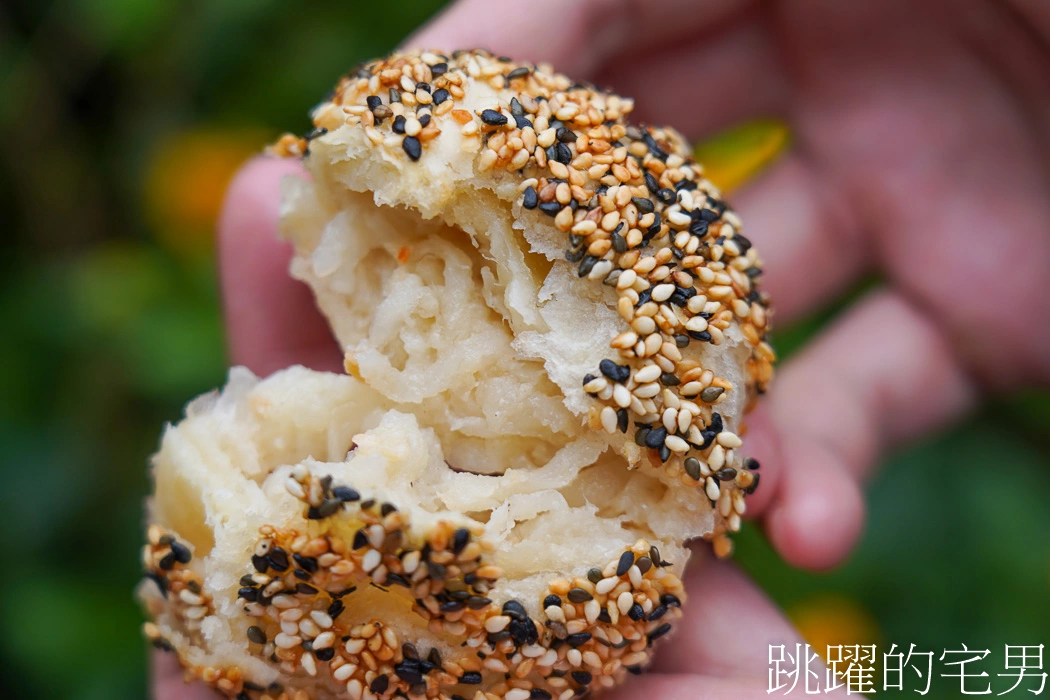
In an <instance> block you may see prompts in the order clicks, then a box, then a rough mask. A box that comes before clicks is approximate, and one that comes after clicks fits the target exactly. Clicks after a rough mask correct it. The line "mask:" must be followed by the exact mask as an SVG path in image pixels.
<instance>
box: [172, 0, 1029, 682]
mask: <svg viewBox="0 0 1050 700" xmlns="http://www.w3.org/2000/svg"><path fill="white" fill-rule="evenodd" d="M408 45H410V46H421V47H427V48H436V49H445V50H451V49H454V48H468V47H474V46H479V45H480V46H484V47H487V48H490V49H492V50H493V51H496V52H498V53H501V54H506V55H509V56H512V57H514V58H517V59H524V60H533V61H548V62H551V63H552V64H553V65H554V67H555V68H556V69H558V70H560V71H562V72H565V73H567V74H569V75H571V76H573V77H577V78H587V79H590V80H591V81H593V82H595V83H596V84H597V85H599V86H602V87H605V86H608V87H611V88H613V89H615V90H617V91H618V92H620V93H621V94H626V95H629V96H632V97H635V98H636V99H637V103H638V107H637V110H636V114H635V119H636V120H639V121H645V120H649V121H651V122H653V123H667V124H670V125H672V126H675V127H677V128H678V129H679V130H681V131H683V132H684V133H685V134H686V135H687V136H689V137H691V138H698V137H703V136H704V135H705V134H709V133H711V132H712V131H713V130H715V129H718V128H720V127H724V126H727V125H730V124H732V123H734V122H737V121H740V120H742V119H747V118H749V117H755V116H779V117H781V118H783V119H785V120H786V121H787V122H788V123H789V124H790V125H791V127H792V129H793V134H794V144H793V148H792V150H791V152H790V153H789V154H788V155H787V156H786V157H784V158H782V159H781V160H780V161H779V162H778V163H777V164H776V165H775V166H774V167H773V168H772V170H771V171H770V172H768V173H766V174H765V175H764V176H763V177H762V178H761V179H759V180H758V181H757V182H755V183H754V184H752V185H750V186H748V187H747V188H746V189H745V190H743V191H741V192H739V193H737V194H736V195H735V196H734V197H732V198H731V199H732V203H733V205H734V206H735V207H736V208H737V209H738V210H739V212H740V214H741V216H742V218H743V220H744V226H745V229H744V230H745V233H746V234H747V235H748V237H749V238H751V239H752V240H753V241H754V242H755V244H756V247H757V248H758V250H759V252H760V253H761V254H762V257H763V258H764V259H765V266H764V269H765V271H766V274H765V275H764V276H763V284H764V285H765V287H766V289H768V290H769V291H770V293H771V294H772V296H773V299H774V303H775V308H776V321H777V323H780V324H783V323H785V322H789V321H791V320H792V319H795V318H798V317H799V316H801V315H803V314H805V313H807V312H809V311H812V310H813V309H815V308H819V306H820V305H821V304H823V303H826V302H827V300H829V299H831V298H834V297H835V295H837V294H838V293H840V292H842V291H843V290H845V289H847V288H848V287H849V286H850V285H851V284H853V283H855V282H856V280H857V279H858V278H859V277H861V276H862V275H863V274H864V273H866V272H869V271H875V272H878V273H879V274H880V276H881V278H882V279H883V280H884V283H883V284H882V285H880V287H879V288H878V289H876V290H874V291H872V292H871V293H869V294H867V295H866V296H865V297H864V298H862V299H861V300H860V301H858V302H857V303H855V304H853V305H852V306H851V307H850V308H849V309H847V310H846V311H845V312H844V313H843V314H842V316H841V317H840V318H839V319H837V320H836V321H835V322H834V323H833V324H832V325H831V326H830V327H829V328H827V329H826V330H825V331H823V332H822V334H821V335H820V336H819V337H817V338H816V339H815V340H814V341H813V342H812V343H811V344H810V345H809V346H808V347H807V348H806V349H805V350H803V351H802V352H800V353H799V354H798V355H796V356H795V357H793V358H792V359H791V361H790V362H787V363H785V364H784V365H783V366H782V367H781V368H780V370H779V374H778V376H777V378H776V379H775V381H774V384H773V387H772V390H771V392H770V394H769V395H768V396H767V397H766V398H765V401H764V403H763V404H762V405H761V406H760V408H759V409H757V410H756V411H755V412H754V413H753V414H752V419H751V421H750V423H751V430H750V432H749V434H748V436H747V446H748V450H749V452H750V453H751V454H753V455H755V456H756V457H757V458H759V459H760V461H761V462H762V485H761V488H760V489H759V490H758V491H757V492H756V493H755V494H754V496H752V497H751V498H749V500H748V509H749V516H751V517H758V518H760V519H761V522H762V525H763V527H764V529H765V531H766V533H767V535H768V536H769V538H770V541H771V542H772V543H773V545H774V547H775V548H776V549H777V551H778V552H779V553H780V554H781V555H782V556H783V557H784V558H785V559H786V560H787V561H788V562H790V563H792V564H795V565H798V566H803V567H807V568H813V569H821V568H826V567H829V566H832V565H834V564H836V563H838V562H839V561H841V559H842V558H843V557H844V556H845V555H846V554H847V553H848V551H849V550H850V548H851V547H852V546H853V544H854V543H855V541H856V539H857V537H858V535H859V532H860V530H861V525H862V522H863V519H864V504H863V498H862V495H861V484H862V482H863V480H864V479H865V477H866V476H867V475H868V474H869V472H870V469H871V467H872V465H873V464H875V463H876V462H877V461H878V458H879V457H880V455H882V454H884V453H885V452H886V451H887V450H889V449H892V448H894V447H897V446H900V445H902V444H905V443H907V442H908V441H910V440H913V439H915V438H917V437H920V436H923V435H926V434H929V433H931V432H932V431H935V430H937V429H938V428H941V427H943V426H944V425H946V424H948V423H951V422H952V421H955V420H957V419H958V418H960V417H962V416H964V415H966V414H968V413H969V412H971V411H973V410H974V408H975V407H976V406H977V404H978V401H979V399H980V397H981V395H982V394H986V393H993V392H1004V391H1009V390H1012V389H1016V388H1018V387H1021V386H1025V385H1043V386H1045V385H1046V384H1048V383H1050V294H1047V291H1046V288H1045V287H1046V283H1047V281H1050V197H1048V196H1047V193H1048V192H1050V5H1048V4H1046V3H1043V2H1041V0H926V1H925V2H915V1H913V0H880V1H879V2H874V1H863V0H857V1H856V2H848V3H847V2H841V1H840V0H796V1H793V2H776V1H767V2H759V1H757V0H706V1H702V2H698V1H697V0H579V1H577V2H564V1H563V0H532V1H531V2H530V3H506V4H503V3H498V2H496V1H495V0H462V1H461V2H459V3H457V4H455V5H453V6H452V7H451V8H449V10H447V11H446V12H445V13H444V14H442V15H440V16H439V17H437V18H436V19H435V20H434V21H432V22H431V23H430V24H429V25H428V26H426V27H424V28H423V29H422V31H420V32H419V33H418V34H417V35H416V36H414V37H412V38H411V39H410V40H409V41H408ZM300 172H301V171H300V169H299V167H298V166H297V165H296V164H294V163H290V162H279V161H273V160H263V159H258V160H255V161H253V162H251V163H249V164H248V165H247V166H245V168H244V169H243V170H242V171H241V173H240V174H239V175H238V177H237V178H236V180H235V181H234V183H233V185H232V186H231V188H230V192H229V194H228V196H227V200H226V205H225V208H224V212H223V215H222V219H221V221H220V227H219V229H220V246H221V262H222V264H221V272H222V281H223V289H224V292H225V307H226V314H227V325H228V328H229V342H230V348H231V356H232V360H233V361H234V362H236V363H239V364H245V365H247V366H248V367H250V368H251V369H253V370H254V371H255V372H257V373H260V374H267V373H269V372H272V371H274V370H276V369H279V368H282V367H285V366H288V365H290V364H294V363H301V364H306V365H309V366H312V367H315V368H319V369H331V370H335V371H338V370H339V368H340V356H339V355H340V353H339V350H338V347H337V346H336V344H335V342H334V340H333V339H332V337H331V335H330V333H329V332H328V329H327V327H326V326H325V325H324V322H323V320H322V319H321V317H320V316H319V315H318V313H317V311H316V310H315V307H314V305H313V301H312V299H311V297H310V293H309V291H308V290H307V289H306V288H305V287H304V286H303V285H301V284H299V283H297V282H294V281H292V280H291V279H290V278H288V276H287V272H286V271H287V264H288V259H289V257H290V251H289V249H288V247H287V246H286V245H284V244H281V243H278V242H277V238H276V217H277V202H278V182H279V180H280V178H281V177H283V176H285V175H288V174H296V173H300ZM687 584H691V587H692V588H693V589H694V590H700V587H701V584H702V589H703V591H704V593H703V594H696V595H693V596H692V598H691V601H690V604H689V605H687V606H686V616H685V618H684V619H683V620H682V622H681V624H680V627H679V631H678V632H677V634H676V635H675V637H674V638H673V639H672V641H671V642H670V643H668V644H666V645H664V649H663V650H662V651H661V654H660V658H659V659H658V661H657V663H656V667H655V668H654V670H653V672H652V673H651V674H649V675H647V676H644V677H642V678H631V679H630V680H629V681H628V683H627V684H626V685H625V686H624V687H623V688H622V689H621V690H619V691H617V692H614V693H611V694H610V695H608V696H607V697H609V698H610V699H612V700H619V699H620V698H624V699H626V698H632V697H639V696H641V695H642V694H646V695H651V696H653V697H661V698H669V699H671V700H675V699H676V698H682V699H683V700H684V699H685V698H695V697H712V698H723V697H724V698H749V697H755V698H758V697H769V696H768V695H767V694H766V687H767V676H766V674H767V670H768V658H767V653H768V644H770V643H776V644H781V643H785V644H789V645H792V646H791V648H793V645H794V643H795V642H796V641H798V636H797V633H796V632H795V631H794V630H793V629H792V628H791V627H790V625H789V624H788V623H787V622H786V621H785V620H784V618H783V616H782V615H781V613H780V612H779V611H778V610H777V609H776V608H775V606H773V605H772V604H771V603H770V602H769V601H768V600H767V599H766V598H765V597H764V596H763V595H762V594H761V593H760V592H759V591H757V590H756V589H755V587H754V586H753V584H751V583H750V582H749V581H748V580H747V578H746V577H745V576H743V575H742V574H741V573H740V572H739V571H738V570H737V569H736V568H734V567H733V566H732V565H729V564H724V563H715V562H704V563H703V564H700V565H698V566H694V567H692V571H691V573H690V574H689V575H688V576H687ZM711 591H716V592H717V593H715V594H714V595H712V594H711V593H710V592H711ZM167 656H169V655H165V656H163V657H158V658H157V660H156V669H155V673H156V685H155V691H156V696H157V697H158V699H159V700H176V699H179V700H191V699H192V700H195V699H196V698H198V697H199V698H202V699H203V698H206V697H212V696H211V694H210V691H208V690H207V689H205V688H203V687H201V686H185V685H183V684H182V682H181V674H180V673H179V672H178V671H177V668H176V666H175V665H174V661H173V660H172V659H170V658H167Z"/></svg>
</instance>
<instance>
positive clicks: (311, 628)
mask: <svg viewBox="0 0 1050 700" xmlns="http://www.w3.org/2000/svg"><path fill="white" fill-rule="evenodd" d="M299 630H300V631H301V632H302V633H303V634H304V635H305V636H307V637H316V636H317V635H319V634H321V628H320V627H318V626H317V623H315V622H314V621H313V620H311V619H310V618H306V619H304V620H300V621H299Z"/></svg>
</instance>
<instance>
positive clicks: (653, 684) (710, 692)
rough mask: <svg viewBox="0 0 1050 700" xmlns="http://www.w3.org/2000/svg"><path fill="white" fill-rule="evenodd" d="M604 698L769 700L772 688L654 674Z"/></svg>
mask: <svg viewBox="0 0 1050 700" xmlns="http://www.w3.org/2000/svg"><path fill="white" fill-rule="evenodd" d="M792 653H794V650H793V649H792ZM800 687H801V686H800ZM782 692H783V691H781V693H778V694H782ZM800 694H801V693H800ZM821 695H824V694H823V693H821ZM601 697H602V698H604V699H606V700H638V698H660V699H661V700H697V699H698V698H702V699H703V700H768V698H769V685H768V681H767V680H765V679H761V678H717V677H712V676H699V675H690V674H659V673H654V674H646V675H644V676H638V677H631V678H629V679H628V680H627V682H626V683H624V684H623V685H622V686H620V687H619V688H617V689H616V690H615V691H613V692H611V693H609V694H608V695H604V694H603V695H602V696H601ZM826 697H841V694H840V693H833V694H830V695H828V696H826Z"/></svg>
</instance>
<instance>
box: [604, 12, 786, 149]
mask: <svg viewBox="0 0 1050 700" xmlns="http://www.w3.org/2000/svg"><path fill="white" fill-rule="evenodd" d="M596 82H597V84H598V85H601V86H603V87H604V86H606V85H608V86H611V87H612V88H613V89H614V90H616V91H617V92H619V93H621V94H623V95H629V96H631V97H634V98H636V103H635V111H634V113H633V114H632V116H631V118H632V120H633V121H637V122H643V123H649V124H668V125H670V126H673V127H675V128H676V129H678V130H679V131H681V132H682V133H684V134H685V135H686V136H687V137H688V138H690V139H700V138H702V137H704V136H706V135H708V134H710V133H711V132H713V131H715V130H717V129H723V128H726V127H728V126H731V125H734V124H737V123H739V122H740V121H743V120H746V119H751V118H755V117H758V116H761V117H772V116H782V115H784V114H785V112H786V105H787V102H788V85H789V83H788V81H787V79H786V78H785V76H784V73H783V70H782V66H781V62H780V58H779V56H778V55H777V50H776V46H775V43H774V42H773V40H772V37H771V35H770V30H769V28H768V25H767V24H766V23H765V22H763V21H761V19H760V18H759V17H758V16H756V15H754V14H749V15H748V16H746V17H742V18H740V19H739V20H734V21H732V22H729V23H722V24H720V25H719V26H718V27H717V28H714V29H711V30H708V31H700V32H697V33H695V34H693V35H691V36H688V37H686V38H684V39H682V40H681V41H679V42H675V43H664V44H662V45H660V46H659V47H658V48H652V49H645V50H642V51H631V52H630V53H628V54H626V55H624V56H622V57H621V56H618V57H615V58H613V59H612V60H611V61H610V62H609V64H608V65H606V66H604V67H603V68H602V70H601V71H600V72H599V74H598V78H597V80H596Z"/></svg>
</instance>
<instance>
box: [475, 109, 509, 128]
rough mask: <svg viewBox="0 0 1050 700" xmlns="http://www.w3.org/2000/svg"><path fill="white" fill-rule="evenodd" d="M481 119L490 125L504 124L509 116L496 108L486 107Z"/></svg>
mask: <svg viewBox="0 0 1050 700" xmlns="http://www.w3.org/2000/svg"><path fill="white" fill-rule="evenodd" d="M481 121H483V122H485V123H486V124H489V125H490V126H503V125H504V124H506V123H507V118H506V117H505V116H503V115H502V114H500V113H499V112H497V111H496V110H494V109H484V110H482V111H481Z"/></svg>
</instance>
